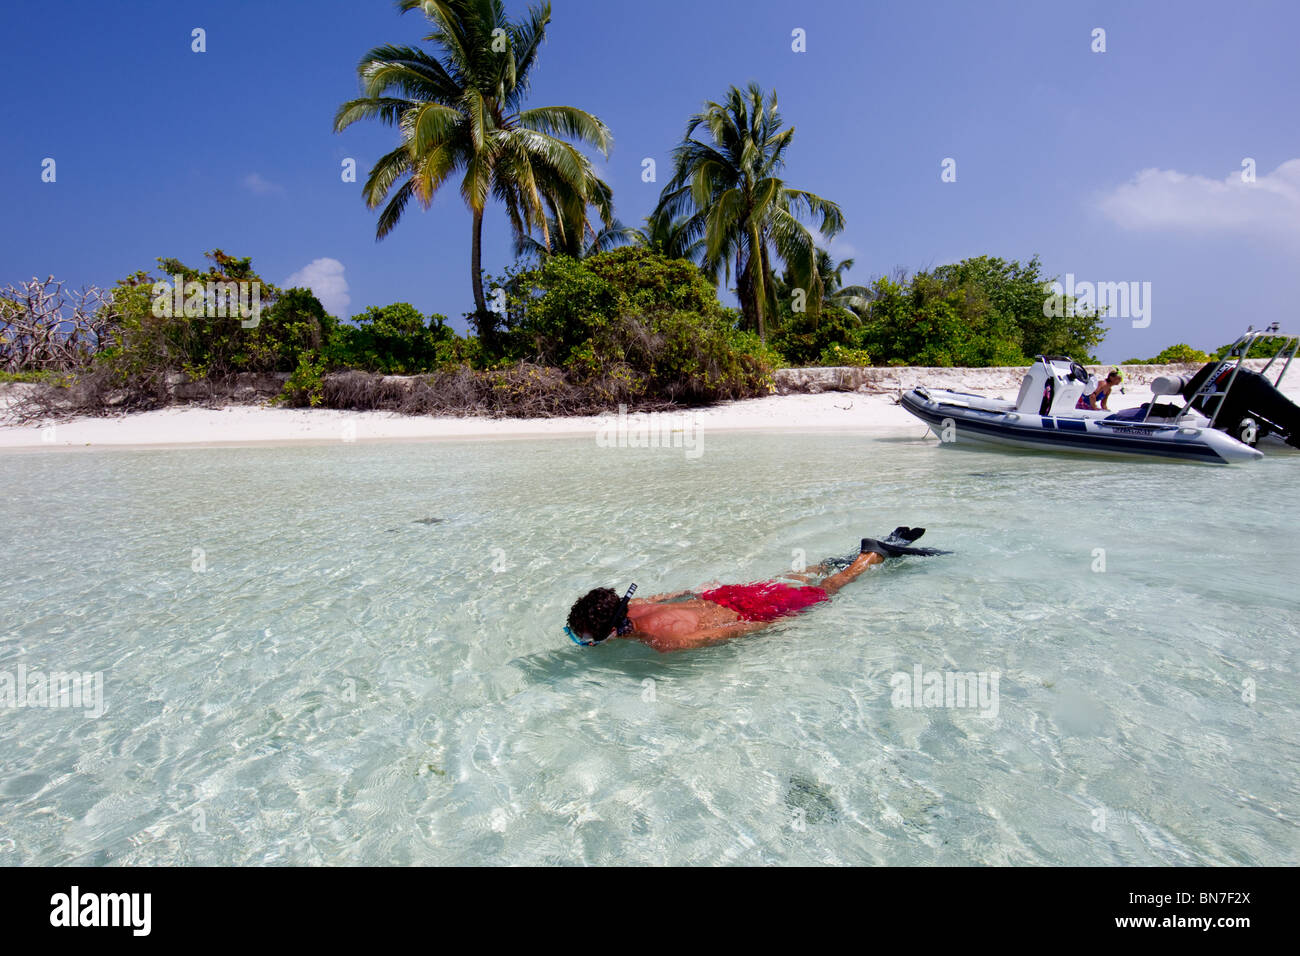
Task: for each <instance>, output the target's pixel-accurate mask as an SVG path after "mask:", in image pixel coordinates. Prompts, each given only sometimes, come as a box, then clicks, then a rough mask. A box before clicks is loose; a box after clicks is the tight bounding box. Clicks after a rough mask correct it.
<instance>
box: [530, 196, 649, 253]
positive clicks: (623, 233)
mask: <svg viewBox="0 0 1300 956" xmlns="http://www.w3.org/2000/svg"><path fill="white" fill-rule="evenodd" d="M589 201H590V206H591V208H592V209H594V211H595V212H596V214H597V217H598V219H599V221H600V228H597V227H596V226H595V225H593V224H592V221H591V217H590V216H589V215H588V212H587V209H588V207H587V205H585V204H583V203H582V202H575V203H571V204H570V205H569V206H568V207H558V206H556V205H555V204H554V203H552V202H550V201H549V199H548V202H547V205H548V207H549V208H550V210H551V214H550V215H549V216H547V217H546V219H545V221H544V224H543V225H544V226H545V228H544V229H543V230H542V235H543V238H542V239H540V240H539V239H535V238H534V237H533V236H531V235H529V234H528V233H517V234H516V236H515V254H516V255H519V256H530V257H532V258H534V259H536V260H537V261H539V262H542V261H545V260H546V259H547V258H549V257H550V256H552V255H564V256H569V257H570V258H573V259H585V258H587V257H588V256H593V255H595V254H596V253H598V252H605V251H607V250H609V249H615V248H617V247H618V246H623V245H628V244H629V243H634V242H636V241H637V240H638V233H639V230H636V229H633V228H631V227H630V226H625V225H623V223H621V222H619V221H618V220H617V219H615V218H614V205H613V193H612V191H611V190H610V188H609V186H608V185H606V184H605V183H603V182H601V181H600V180H596V183H595V188H594V193H593V195H592V196H591V197H590V200H589ZM547 235H549V236H550V243H549V245H548V244H547V242H546V241H545V238H546V236H547Z"/></svg>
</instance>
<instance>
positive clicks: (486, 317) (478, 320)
mask: <svg viewBox="0 0 1300 956" xmlns="http://www.w3.org/2000/svg"><path fill="white" fill-rule="evenodd" d="M470 279H471V280H472V281H473V283H474V327H475V329H476V330H477V331H478V337H479V342H480V343H481V344H482V345H484V346H491V345H493V344H495V340H496V324H497V323H496V316H495V314H494V313H492V312H489V311H488V307H487V299H485V298H484V297H483V211H482V210H481V209H476V210H475V211H474V238H473V240H472V242H471V245H470Z"/></svg>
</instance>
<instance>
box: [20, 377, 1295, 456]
mask: <svg viewBox="0 0 1300 956" xmlns="http://www.w3.org/2000/svg"><path fill="white" fill-rule="evenodd" d="M1159 371H1162V369H1160V368H1159V367H1155V366H1135V367H1132V370H1131V371H1126V374H1128V376H1129V381H1128V382H1127V383H1126V384H1125V386H1124V393H1123V394H1117V395H1116V396H1114V397H1113V399H1112V401H1111V407H1112V408H1126V407H1130V406H1134V405H1138V404H1140V403H1142V402H1145V401H1149V400H1150V398H1151V392H1150V389H1149V388H1148V387H1147V385H1145V384H1143V383H1144V382H1147V381H1149V380H1150V378H1151V377H1152V375H1153V374H1155V373H1156V372H1159ZM1023 372H1024V369H921V368H897V369H867V370H852V374H856V375H858V376H859V377H865V378H866V379H867V381H866V382H864V384H862V385H861V387H860V389H859V390H857V391H822V392H817V393H812V394H809V393H802V392H798V393H792V394H785V395H772V396H769V397H767V398H757V399H750V400H747V401H739V402H728V403H724V404H720V405H715V406H711V407H708V408H699V409H683V410H681V411H678V412H673V413H660V414H661V415H665V416H666V418H665V419H661V421H660V422H659V423H658V427H660V428H661V429H668V428H689V429H696V428H698V429H702V430H705V431H715V432H726V431H783V430H798V431H800V432H807V431H854V432H862V433H870V434H882V435H883V434H908V433H912V434H915V435H916V436H917V437H921V436H923V435H924V434H925V433H926V429H925V426H924V425H922V424H921V422H919V421H918V420H916V419H915V418H913V417H912V416H911V415H909V414H908V413H907V412H905V411H904V410H903V409H902V408H901V407H900V406H899V405H898V404H897V399H898V396H899V394H901V391H902V390H905V389H907V388H911V387H913V386H915V385H918V384H924V385H930V386H932V387H936V388H959V389H962V390H965V391H972V392H978V393H980V394H984V395H988V396H990V397H998V398H1008V399H1012V398H1015V395H1016V392H1017V389H1018V385H1019V380H1020V376H1021V375H1022V374H1023ZM837 373H841V374H845V373H849V370H835V369H824V370H790V371H789V372H787V373H785V374H787V375H793V376H796V377H797V376H800V375H802V376H804V377H807V376H809V375H812V376H815V377H820V378H823V379H826V380H828V381H829V380H833V378H834V376H835V375H836V374H837ZM1298 383H1300V376H1297V377H1296V378H1295V379H1294V380H1293V381H1292V382H1289V383H1288V382H1284V383H1283V385H1284V391H1285V392H1286V393H1287V394H1288V395H1289V396H1290V397H1292V399H1293V400H1294V399H1297V398H1300V384H1298ZM634 419H635V416H634ZM668 419H676V421H671V420H668ZM609 421H610V419H609V418H608V417H605V418H601V417H597V416H586V417H566V418H542V419H536V418H533V419H522V418H485V417H463V418H461V417H452V416H441V417H432V416H407V415H396V414H392V413H389V412H373V411H367V412H360V411H338V410H333V409H288V408H278V407H274V406H270V405H231V406H228V407H226V408H220V409H216V408H204V407H198V406H176V407H173V408H166V409H161V410H158V411H151V412H137V413H133V414H128V415H122V416H118V417H112V418H77V419H70V420H66V421H58V422H54V423H48V424H44V425H26V426H12V425H10V426H3V427H0V450H6V451H9V450H13V451H18V450H41V449H45V450H49V449H56V448H62V449H87V448H105V447H117V448H132V447H155V446H158V447H166V446H195V445H253V444H294V443H328V442H338V441H344V442H367V441H430V440H493V439H518V438H544V437H575V436H583V435H590V436H593V438H594V437H595V436H597V435H598V433H599V430H600V428H601V426H602V424H605V425H606V426H608V423H609Z"/></svg>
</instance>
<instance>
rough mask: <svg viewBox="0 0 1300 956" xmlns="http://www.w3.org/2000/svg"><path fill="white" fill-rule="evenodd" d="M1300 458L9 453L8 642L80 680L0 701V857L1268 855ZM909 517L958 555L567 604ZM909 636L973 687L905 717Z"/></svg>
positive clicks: (226, 860) (724, 444) (427, 447)
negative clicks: (653, 633) (650, 644)
mask: <svg viewBox="0 0 1300 956" xmlns="http://www.w3.org/2000/svg"><path fill="white" fill-rule="evenodd" d="M1298 475H1300V457H1291V456H1279V457H1275V458H1271V459H1269V460H1266V461H1264V462H1262V463H1259V464H1257V465H1251V466H1246V467H1241V468H1233V469H1214V468H1208V467H1200V466H1191V465H1170V464H1156V463H1123V464H1117V463H1113V462H1104V461H1086V460H1073V459H1064V458H1055V457H1045V456H1013V455H1008V454H997V453H985V452H977V451H971V450H958V449H952V448H940V447H938V446H937V444H936V443H934V442H930V441H912V440H905V439H895V440H868V439H864V438H861V437H855V436H848V435H832V436H823V437H812V436H806V435H766V436H744V435H714V434H710V435H708V436H707V442H706V444H705V446H704V454H703V455H702V457H700V458H699V459H697V460H690V459H688V458H687V457H686V456H685V455H684V454H683V453H682V450H681V449H677V450H670V449H617V448H597V447H595V446H594V444H593V442H591V441H577V440H572V441H571V440H548V441H535V442H532V441H530V442H505V443H499V442H498V443H418V444H383V445H366V444H338V445H332V446H319V447H298V448H227V449H203V450H155V451H114V452H86V453H41V454H20V455H9V456H5V457H0V476H3V479H4V487H5V489H6V497H5V501H4V504H3V510H2V511H0V519H2V524H0V527H2V528H3V530H2V531H0V542H2V543H3V554H4V556H5V562H4V575H5V579H6V586H5V588H4V593H3V595H2V596H0V622H2V627H0V634H2V635H3V636H2V637H0V672H10V673H13V672H16V669H17V667H18V666H19V665H20V664H21V665H23V666H25V667H26V668H28V669H43V670H56V669H64V670H69V671H71V670H78V671H91V672H93V671H100V672H102V673H103V681H104V685H103V686H104V696H105V700H106V712H105V713H104V715H103V716H102V717H100V718H99V719H91V718H89V717H87V716H86V715H85V713H84V712H81V711H78V710H76V709H71V708H64V709H38V708H4V709H0V754H2V755H3V764H2V766H0V862H4V863H7V864H19V863H24V864H58V863H71V862H76V863H89V864H101V863H103V864H154V863H195V864H230V863H239V864H247V863H304V864H310V863H334V864H351V863H378V864H382V863H399V864H401V863H493V862H508V863H579V862H589V863H648V864H656V863H718V862H736V863H746V864H762V863H812V862H826V863H854V864H864V863H893V864H921V863H951V864H958V863H975V862H978V863H1082V864H1120V863H1135V864H1151V863H1223V864H1232V863H1283V864H1295V863H1297V862H1300V828H1297V813H1300V808H1298V803H1300V800H1298V797H1300V793H1298V792H1297V789H1298V787H1297V773H1296V767H1297V762H1298V761H1297V757H1298V756H1300V747H1298V746H1297V742H1298V740H1300V686H1298V685H1297V680H1296V676H1297V675H1296V655H1295V647H1296V639H1297V636H1298V634H1300V608H1298V606H1297V602H1296V579H1297V570H1300V538H1298V537H1297V534H1296V532H1297V530H1300V527H1298V526H1300V519H1298V518H1297V515H1298V514H1300V492H1297V490H1296V489H1297V482H1296V478H1297V476H1298ZM428 518H437V519H439V520H438V521H435V522H429V523H419V522H420V521H421V519H428ZM897 524H911V525H925V526H927V527H928V528H929V529H930V531H929V534H928V536H927V538H926V541H925V542H924V543H928V544H933V545H935V546H939V547H947V548H951V549H953V550H955V551H957V552H958V554H957V555H955V556H953V557H944V558H932V559H907V560H905V561H901V562H895V563H892V564H891V565H889V566H887V567H885V568H881V569H877V570H874V571H872V572H871V573H870V574H868V575H866V576H865V577H864V578H862V579H860V580H859V581H858V582H856V583H854V584H853V585H850V586H849V587H848V588H846V589H845V590H844V591H843V592H841V594H840V595H838V596H837V597H836V599H835V601H834V602H833V603H832V604H830V605H825V606H822V607H820V608H816V609H814V610H813V611H812V612H810V613H808V614H806V615H804V616H802V617H799V618H796V619H793V620H790V621H787V622H784V623H781V624H778V625H777V626H776V627H774V628H773V629H771V630H770V631H769V632H766V633H764V634H761V635H756V636H752V637H748V638H745V639H742V640H739V641H736V642H733V643H731V644H729V645H725V646H721V647H717V648H711V649H707V650H703V651H697V652H691V653H684V654H676V655H666V656H660V655H657V654H655V653H654V652H653V651H651V650H649V649H648V648H644V647H642V646H639V645H631V644H623V643H622V642H620V644H619V645H618V646H609V647H602V648H598V649H594V650H579V649H578V648H576V647H574V646H573V645H571V644H570V643H569V642H568V641H567V639H566V638H565V637H564V635H563V633H562V632H561V630H560V628H561V626H562V624H563V619H564V616H565V614H566V613H567V609H568V606H569V604H570V603H571V602H572V601H573V600H574V599H575V598H576V597H577V596H579V595H580V594H581V593H582V592H584V591H585V590H586V589H588V588H590V587H593V586H597V585H610V586H614V587H619V588H622V587H624V586H626V584H627V583H628V582H629V581H636V582H637V583H638V585H639V586H640V592H641V594H643V595H645V594H651V593H654V592H656V591H669V590H675V589H680V588H685V587H691V586H695V585H700V584H703V583H706V582H709V581H712V580H721V581H733V580H753V579H758V578H765V577H768V576H770V575H771V574H774V573H776V572H779V571H780V570H782V569H784V568H788V567H790V565H791V564H792V563H793V562H794V561H796V560H797V559H798V557H799V554H798V552H797V549H802V551H803V552H805V553H806V556H807V559H808V561H809V562H813V561H815V560H817V559H819V558H821V557H823V556H825V555H827V554H831V553H843V552H845V551H848V550H850V549H852V548H853V547H854V546H855V542H856V540H857V539H858V538H860V537H862V536H863V535H868V534H870V535H880V534H883V533H884V532H886V531H888V530H889V529H891V528H893V527H894V526H895V525H897ZM195 549H201V551H202V554H201V556H200V555H199V554H198V553H197V552H196V551H195ZM1095 549H1104V552H1105V554H1104V559H1105V571H1104V572H1099V571H1096V570H1094V567H1097V566H1098V564H1099V555H1098V554H1097V553H1096V552H1095ZM195 567H206V570H203V571H199V570H195ZM918 666H919V667H920V668H921V669H922V671H923V672H924V673H926V674H930V673H934V672H940V673H943V672H982V673H985V674H988V673H991V672H997V673H998V674H999V675H1000V676H999V683H998V707H997V716H996V717H985V716H981V715H980V713H979V712H978V711H977V710H974V709H971V708H960V707H951V708H942V707H936V708H917V707H913V708H908V707H896V706H894V703H895V702H894V700H893V699H892V698H893V694H892V693H891V676H892V675H894V674H896V673H903V674H912V673H913V672H914V669H915V668H916V667H918Z"/></svg>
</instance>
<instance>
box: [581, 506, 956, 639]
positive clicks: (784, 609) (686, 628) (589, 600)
mask: <svg viewBox="0 0 1300 956" xmlns="http://www.w3.org/2000/svg"><path fill="white" fill-rule="evenodd" d="M924 533H925V529H924V528H906V527H902V528H896V529H895V530H894V532H893V533H892V534H891V535H890V536H889V537H887V538H885V539H884V540H883V541H877V540H876V539H875V538H863V539H862V547H861V548H860V549H859V551H858V553H857V554H856V555H854V556H853V557H851V558H831V559H828V560H826V561H823V562H822V563H821V564H819V565H817V566H816V567H814V568H810V569H809V570H807V571H804V572H801V573H797V574H790V575H787V576H786V577H788V578H790V579H792V580H793V581H798V582H799V583H798V584H793V583H787V582H785V581H765V582H762V583H759V584H728V585H723V586H721V587H716V588H710V589H707V590H703V591H700V592H698V593H697V592H695V591H678V592H676V593H673V594H656V595H654V596H653V597H648V598H637V599H635V600H633V599H632V593H633V592H634V591H635V590H636V585H635V584H634V585H632V586H631V587H630V588H629V589H628V592H627V594H625V595H623V597H619V596H618V593H617V592H615V591H613V590H611V589H610V588H596V589H594V590H592V591H588V592H587V593H586V594H585V595H583V596H582V597H581V598H579V599H578V601H577V602H576V603H575V604H574V605H573V608H572V609H571V610H570V611H569V622H568V626H567V627H565V629H564V630H565V632H566V633H567V634H568V635H569V637H570V638H572V640H573V641H574V642H575V643H578V644H581V645H583V646H584V647H593V646H595V645H597V644H603V643H605V642H606V641H608V640H610V639H611V638H616V637H622V638H627V639H630V640H637V641H640V642H641V643H643V644H648V645H649V646H650V647H653V648H654V649H655V650H656V651H683V650H687V649H689V648H692V647H704V646H706V645H709V644H717V643H720V642H722V641H726V640H730V639H731V638H733V637H739V636H740V635H742V634H748V633H750V632H752V631H757V630H760V629H762V628H765V627H767V626H768V625H769V624H771V623H772V622H773V621H775V620H777V619H778V618H782V617H789V616H791V615H794V614H798V613H799V612H801V611H803V610H805V609H807V608H809V607H811V606H812V605H814V604H820V603H821V602H822V601H829V600H830V596H831V595H832V594H834V593H835V592H836V591H838V590H839V589H840V588H842V587H844V585H846V584H848V583H849V582H850V581H852V580H854V579H855V578H856V577H858V575H860V574H862V572H863V571H865V570H867V568H869V567H871V566H872V565H873V564H880V563H881V562H882V561H884V560H885V558H894V557H898V556H900V555H904V554H919V555H933V554H950V553H951V552H948V551H939V550H936V549H934V548H913V547H911V543H912V542H913V541H915V540H916V539H917V538H919V537H921V535H923V534H924ZM814 582H815V583H814Z"/></svg>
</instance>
